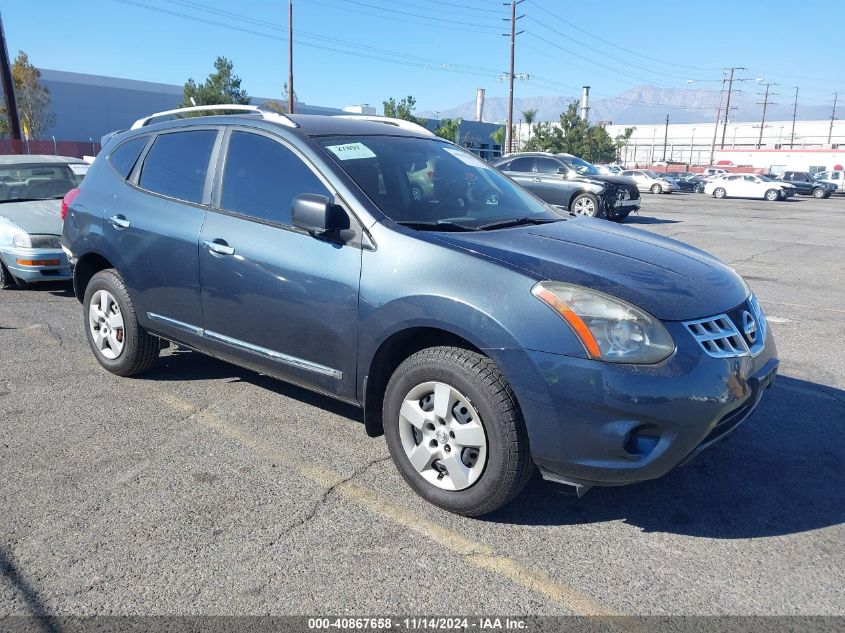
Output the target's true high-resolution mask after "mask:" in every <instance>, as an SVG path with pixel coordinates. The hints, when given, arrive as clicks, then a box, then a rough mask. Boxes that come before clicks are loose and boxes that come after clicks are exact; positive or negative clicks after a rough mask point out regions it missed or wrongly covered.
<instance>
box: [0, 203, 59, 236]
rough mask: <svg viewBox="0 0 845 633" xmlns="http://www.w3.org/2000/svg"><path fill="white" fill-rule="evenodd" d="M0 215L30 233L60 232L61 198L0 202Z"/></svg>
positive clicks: (57, 233) (47, 233)
mask: <svg viewBox="0 0 845 633" xmlns="http://www.w3.org/2000/svg"><path fill="white" fill-rule="evenodd" d="M0 217H3V218H6V219H7V220H10V221H12V222H14V223H15V224H17V225H18V226H19V227H21V228H22V229H23V230H24V231H26V232H27V233H29V234H30V235H61V234H62V201H61V200H27V201H24V202H4V203H2V204H0Z"/></svg>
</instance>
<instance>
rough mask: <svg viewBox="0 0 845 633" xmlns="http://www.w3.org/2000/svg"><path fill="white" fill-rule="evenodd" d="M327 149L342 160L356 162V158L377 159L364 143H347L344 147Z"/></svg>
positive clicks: (332, 146)
mask: <svg viewBox="0 0 845 633" xmlns="http://www.w3.org/2000/svg"><path fill="white" fill-rule="evenodd" d="M326 149H327V150H329V151H330V152H331V153H332V154H334V155H335V156H337V157H338V158H339V159H340V160H355V159H356V158H375V157H376V155H375V154H374V153H373V150H371V149H370V148H369V147H367V146H366V145H364V144H363V143H345V144H343V145H327V146H326Z"/></svg>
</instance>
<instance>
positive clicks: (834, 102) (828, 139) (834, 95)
mask: <svg viewBox="0 0 845 633" xmlns="http://www.w3.org/2000/svg"><path fill="white" fill-rule="evenodd" d="M838 98H839V93H838V92H834V93H833V112H831V114H830V129H829V130H828V132H827V144H828V145H830V141H831V139H832V138H833V121H834V120H835V119H836V100H837V99H838Z"/></svg>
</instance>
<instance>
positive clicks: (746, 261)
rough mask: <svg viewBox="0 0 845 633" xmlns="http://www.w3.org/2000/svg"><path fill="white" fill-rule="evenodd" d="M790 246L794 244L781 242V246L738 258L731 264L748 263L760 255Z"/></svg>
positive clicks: (769, 253)
mask: <svg viewBox="0 0 845 633" xmlns="http://www.w3.org/2000/svg"><path fill="white" fill-rule="evenodd" d="M789 246H792V245H791V244H781V245H780V246H777V247H775V248H770V249H769V250H765V251H760V252H759V253H755V254H754V255H752V256H751V257H748V258H746V259H738V260H736V261H734V262H731V266H739V265H740V264H747V263H749V262H753V261H754V260H755V259H757V258H758V257H762V256H763V255H771V254H772V253H777V252H779V251H782V250H783V249H785V248H787V247H789Z"/></svg>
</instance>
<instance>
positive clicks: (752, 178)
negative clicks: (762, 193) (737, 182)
mask: <svg viewBox="0 0 845 633" xmlns="http://www.w3.org/2000/svg"><path fill="white" fill-rule="evenodd" d="M743 178H744V179H745V181H746V182H757V179H756V178H755V177H754V176H743Z"/></svg>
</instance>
